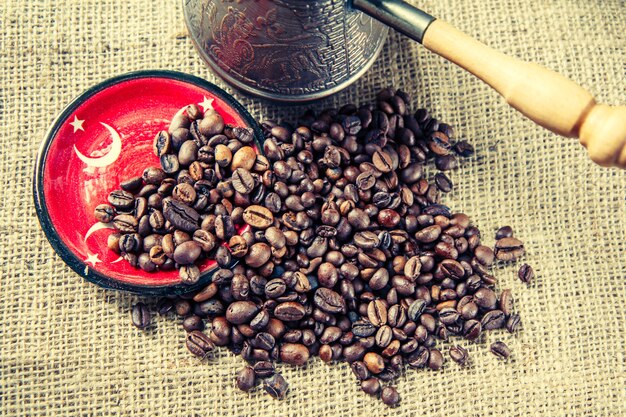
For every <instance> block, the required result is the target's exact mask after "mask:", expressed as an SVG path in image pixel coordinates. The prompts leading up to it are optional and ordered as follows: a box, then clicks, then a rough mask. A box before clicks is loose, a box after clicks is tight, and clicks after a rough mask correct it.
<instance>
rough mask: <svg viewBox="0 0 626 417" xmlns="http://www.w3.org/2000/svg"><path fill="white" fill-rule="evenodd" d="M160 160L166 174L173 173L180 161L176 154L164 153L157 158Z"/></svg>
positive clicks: (178, 166)
mask: <svg viewBox="0 0 626 417" xmlns="http://www.w3.org/2000/svg"><path fill="white" fill-rule="evenodd" d="M159 161H160V162H161V168H162V169H163V171H164V172H165V173H166V174H174V173H176V172H178V170H179V169H180V163H179V162H178V155H175V154H165V155H161V157H160V158H159Z"/></svg>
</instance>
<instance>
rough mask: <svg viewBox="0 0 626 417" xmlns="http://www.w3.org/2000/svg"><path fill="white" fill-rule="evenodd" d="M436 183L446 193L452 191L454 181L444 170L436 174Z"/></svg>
mask: <svg viewBox="0 0 626 417" xmlns="http://www.w3.org/2000/svg"><path fill="white" fill-rule="evenodd" d="M435 185H436V186H437V188H438V189H440V190H441V191H443V192H444V193H449V192H450V191H452V181H451V180H450V178H448V176H447V175H446V174H444V173H443V172H438V173H437V174H435Z"/></svg>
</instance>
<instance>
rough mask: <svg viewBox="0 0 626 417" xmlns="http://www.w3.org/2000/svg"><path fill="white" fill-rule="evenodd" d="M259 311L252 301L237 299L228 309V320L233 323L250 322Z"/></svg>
mask: <svg viewBox="0 0 626 417" xmlns="http://www.w3.org/2000/svg"><path fill="white" fill-rule="evenodd" d="M258 311H259V308H258V307H257V306H256V304H254V303H253V302H252V301H235V302H233V303H232V304H231V305H230V306H228V308H227V309H226V320H228V321H229V322H230V323H232V324H244V323H248V322H250V320H252V318H253V317H254V316H255V315H256V314H257V313H258Z"/></svg>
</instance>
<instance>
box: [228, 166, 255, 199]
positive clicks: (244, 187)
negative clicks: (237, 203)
mask: <svg viewBox="0 0 626 417" xmlns="http://www.w3.org/2000/svg"><path fill="white" fill-rule="evenodd" d="M232 178H233V182H232V184H233V188H234V189H235V191H237V192H240V193H241V194H249V193H250V192H251V191H252V190H253V189H254V185H255V183H254V178H253V177H252V175H251V174H250V171H248V170H245V169H243V168H237V169H236V170H235V172H233V177H232Z"/></svg>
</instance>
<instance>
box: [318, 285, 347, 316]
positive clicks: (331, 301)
mask: <svg viewBox="0 0 626 417" xmlns="http://www.w3.org/2000/svg"><path fill="white" fill-rule="evenodd" d="M313 303H314V304H315V305H316V306H317V307H318V308H320V309H322V310H324V311H326V312H328V313H331V314H335V313H345V311H346V301H345V300H344V298H343V297H341V296H340V295H339V294H337V293H336V292H335V291H333V290H330V289H328V288H318V289H317V290H316V291H315V295H314V296H313Z"/></svg>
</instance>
